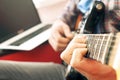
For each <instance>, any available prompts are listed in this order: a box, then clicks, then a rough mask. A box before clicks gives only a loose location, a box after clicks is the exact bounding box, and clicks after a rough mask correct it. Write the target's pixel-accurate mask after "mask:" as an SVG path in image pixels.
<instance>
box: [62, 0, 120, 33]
mask: <svg viewBox="0 0 120 80" xmlns="http://www.w3.org/2000/svg"><path fill="white" fill-rule="evenodd" d="M102 1H103V2H104V4H105V5H106V10H105V26H104V28H105V31H106V32H118V31H120V0H102ZM78 2H79V0H69V2H68V4H67V5H66V7H65V9H64V12H63V14H62V16H61V17H60V18H61V19H62V20H63V21H64V22H66V23H67V24H68V25H69V26H70V27H71V29H73V28H74V25H75V23H76V18H77V17H78V14H81V13H80V11H79V9H77V3H78Z"/></svg>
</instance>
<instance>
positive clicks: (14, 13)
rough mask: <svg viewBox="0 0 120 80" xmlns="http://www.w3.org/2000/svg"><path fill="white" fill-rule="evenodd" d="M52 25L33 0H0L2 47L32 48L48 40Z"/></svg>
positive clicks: (13, 48) (0, 46)
mask: <svg viewBox="0 0 120 80" xmlns="http://www.w3.org/2000/svg"><path fill="white" fill-rule="evenodd" d="M50 27H51V24H43V23H41V20H40V18H39V15H38V12H37V10H36V8H35V5H34V3H33V1H32V0H0V49H3V50H6V49H7V50H32V49H34V48H35V47H37V46H38V45H40V44H42V43H44V42H45V41H47V40H48V38H49V35H50Z"/></svg>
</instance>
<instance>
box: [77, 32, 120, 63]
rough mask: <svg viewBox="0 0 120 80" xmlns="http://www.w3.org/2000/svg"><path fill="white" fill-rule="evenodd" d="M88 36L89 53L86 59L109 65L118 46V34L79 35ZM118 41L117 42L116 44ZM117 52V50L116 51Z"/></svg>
mask: <svg viewBox="0 0 120 80" xmlns="http://www.w3.org/2000/svg"><path fill="white" fill-rule="evenodd" d="M79 35H86V36H87V38H88V40H87V48H88V52H87V55H86V57H88V58H92V59H95V60H97V61H100V62H101V63H103V64H107V63H108V61H109V58H110V55H112V53H113V50H114V49H116V47H115V48H114V45H115V44H118V40H119V37H117V36H119V35H118V34H116V35H114V34H111V33H110V34H79ZM116 41H117V42H116ZM117 46H118V45H117ZM114 51H115V50H114Z"/></svg>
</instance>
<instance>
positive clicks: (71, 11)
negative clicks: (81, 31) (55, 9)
mask: <svg viewBox="0 0 120 80" xmlns="http://www.w3.org/2000/svg"><path fill="white" fill-rule="evenodd" d="M77 1H78V2H79V0H68V3H67V4H66V6H65V8H64V10H63V13H62V15H61V16H60V17H59V19H61V20H62V21H64V22H65V23H67V24H68V25H69V26H70V28H71V30H73V29H74V25H75V23H76V19H77V17H78V14H80V11H79V10H78V9H77V3H78V2H77Z"/></svg>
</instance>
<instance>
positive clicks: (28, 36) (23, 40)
mask: <svg viewBox="0 0 120 80" xmlns="http://www.w3.org/2000/svg"><path fill="white" fill-rule="evenodd" d="M50 27H51V25H50V24H49V25H46V26H44V27H42V28H40V29H38V30H37V31H35V32H33V33H31V34H29V35H27V36H25V37H23V38H22V39H19V40H18V41H16V42H13V43H11V44H10V45H16V46H19V45H20V44H22V43H24V42H26V41H27V40H29V39H30V38H32V37H34V36H36V35H38V34H40V33H41V32H43V31H45V30H47V29H49V28H50Z"/></svg>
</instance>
